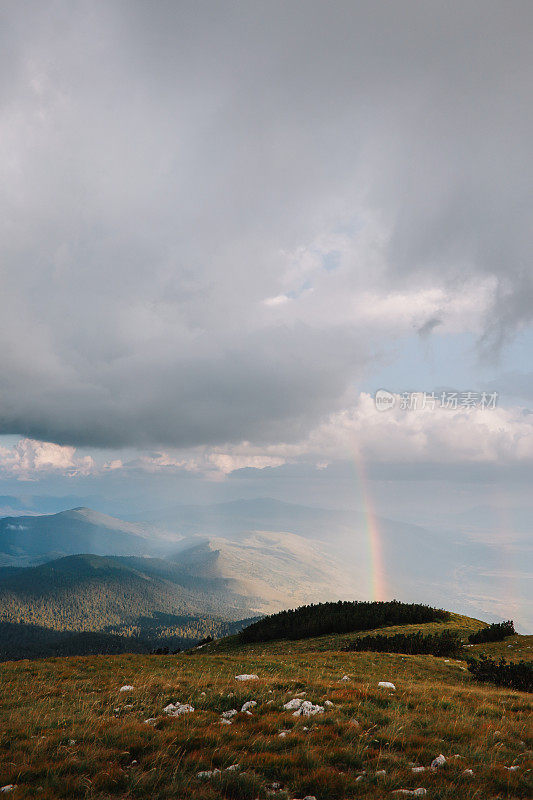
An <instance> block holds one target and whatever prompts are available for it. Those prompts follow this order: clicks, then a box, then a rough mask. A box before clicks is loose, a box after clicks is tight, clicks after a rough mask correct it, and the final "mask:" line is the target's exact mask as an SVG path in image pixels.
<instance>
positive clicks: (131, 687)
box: [119, 683, 135, 692]
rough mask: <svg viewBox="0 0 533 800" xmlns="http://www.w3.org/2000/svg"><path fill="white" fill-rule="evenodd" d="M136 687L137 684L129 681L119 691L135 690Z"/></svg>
mask: <svg viewBox="0 0 533 800" xmlns="http://www.w3.org/2000/svg"><path fill="white" fill-rule="evenodd" d="M134 689H135V686H130V685H129V683H127V684H126V685H125V686H121V687H120V689H119V692H133V690H134Z"/></svg>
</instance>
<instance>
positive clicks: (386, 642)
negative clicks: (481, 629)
mask: <svg viewBox="0 0 533 800" xmlns="http://www.w3.org/2000/svg"><path fill="white" fill-rule="evenodd" d="M343 650H346V651H351V650H357V651H360V650H372V651H374V652H377V653H407V654H409V655H415V654H419V653H422V654H428V655H433V656H456V655H459V653H460V652H461V650H462V642H461V639H460V638H459V634H458V633H455V632H454V631H443V632H442V633H430V634H428V635H427V636H424V635H423V633H422V632H421V631H418V632H417V633H407V634H406V633H397V634H395V635H394V636H380V635H376V636H363V637H361V638H360V639H355V640H354V641H353V642H349V643H348V644H347V645H346V647H344V648H343Z"/></svg>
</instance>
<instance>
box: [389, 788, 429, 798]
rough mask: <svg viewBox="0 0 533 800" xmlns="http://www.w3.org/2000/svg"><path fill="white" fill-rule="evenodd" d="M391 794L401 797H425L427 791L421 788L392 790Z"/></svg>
mask: <svg viewBox="0 0 533 800" xmlns="http://www.w3.org/2000/svg"><path fill="white" fill-rule="evenodd" d="M393 794H401V795H403V797H425V795H426V794H427V790H426V789H424V788H423V787H422V786H421V787H420V788H419V789H394V791H393Z"/></svg>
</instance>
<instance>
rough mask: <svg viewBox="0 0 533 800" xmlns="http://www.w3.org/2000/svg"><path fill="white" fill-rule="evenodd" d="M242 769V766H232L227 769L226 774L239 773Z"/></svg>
mask: <svg viewBox="0 0 533 800" xmlns="http://www.w3.org/2000/svg"><path fill="white" fill-rule="evenodd" d="M240 768H241V765H240V764H232V765H231V767H226V770H225V771H226V772H238V771H239V770H240Z"/></svg>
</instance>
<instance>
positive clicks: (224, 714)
mask: <svg viewBox="0 0 533 800" xmlns="http://www.w3.org/2000/svg"><path fill="white" fill-rule="evenodd" d="M238 713H239V712H238V711H237V709H236V708H232V709H230V710H229V711H223V712H222V714H221V717H222V719H231V718H232V717H234V716H235V714H238Z"/></svg>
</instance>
